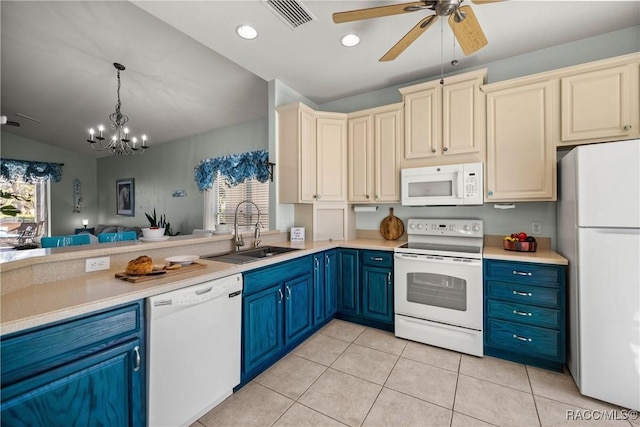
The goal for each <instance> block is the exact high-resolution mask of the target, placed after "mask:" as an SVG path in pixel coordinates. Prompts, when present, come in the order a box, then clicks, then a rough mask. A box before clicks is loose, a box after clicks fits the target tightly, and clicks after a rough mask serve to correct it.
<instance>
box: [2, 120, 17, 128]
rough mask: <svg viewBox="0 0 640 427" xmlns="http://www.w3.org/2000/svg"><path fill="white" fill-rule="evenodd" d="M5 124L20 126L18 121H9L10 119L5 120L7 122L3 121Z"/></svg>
mask: <svg viewBox="0 0 640 427" xmlns="http://www.w3.org/2000/svg"><path fill="white" fill-rule="evenodd" d="M5 124H6V125H8V126H15V127H20V123H18V122H14V121H11V120H7V123H5Z"/></svg>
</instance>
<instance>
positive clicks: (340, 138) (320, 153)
mask: <svg viewBox="0 0 640 427" xmlns="http://www.w3.org/2000/svg"><path fill="white" fill-rule="evenodd" d="M340 116H341V117H317V118H316V129H317V148H316V149H317V159H316V162H317V163H316V165H317V168H318V169H317V181H316V189H317V193H316V199H317V200H318V201H325V202H344V201H346V200H347V123H346V116H342V115H340Z"/></svg>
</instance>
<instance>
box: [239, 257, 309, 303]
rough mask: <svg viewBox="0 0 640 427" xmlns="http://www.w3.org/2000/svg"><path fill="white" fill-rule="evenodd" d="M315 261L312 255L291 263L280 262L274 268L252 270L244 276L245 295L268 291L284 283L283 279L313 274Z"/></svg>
mask: <svg viewBox="0 0 640 427" xmlns="http://www.w3.org/2000/svg"><path fill="white" fill-rule="evenodd" d="M312 269H313V260H312V257H311V255H308V256H304V257H302V258H296V259H293V260H291V261H284V262H280V263H278V264H276V265H273V266H268V267H263V268H258V269H256V270H250V271H248V272H246V273H244V274H243V277H244V291H243V293H244V295H250V294H252V293H254V292H258V291H261V290H263V289H267V288H268V287H270V286H272V285H274V284H276V283H280V282H282V280H283V279H287V278H291V279H292V278H294V277H296V276H299V275H303V274H311V273H312Z"/></svg>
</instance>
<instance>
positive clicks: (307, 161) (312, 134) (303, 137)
mask: <svg viewBox="0 0 640 427" xmlns="http://www.w3.org/2000/svg"><path fill="white" fill-rule="evenodd" d="M299 135H300V140H299V144H300V169H299V171H298V180H299V187H300V201H301V202H314V201H315V200H316V193H317V188H316V187H317V161H316V156H317V154H318V150H317V142H316V118H315V116H314V114H313V112H312V111H307V110H301V111H300V125H299Z"/></svg>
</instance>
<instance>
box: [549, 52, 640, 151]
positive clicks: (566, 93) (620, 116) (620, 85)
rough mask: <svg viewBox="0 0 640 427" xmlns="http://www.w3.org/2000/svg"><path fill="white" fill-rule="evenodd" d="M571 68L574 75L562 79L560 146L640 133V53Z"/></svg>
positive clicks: (615, 138) (620, 137) (627, 137)
mask: <svg viewBox="0 0 640 427" xmlns="http://www.w3.org/2000/svg"><path fill="white" fill-rule="evenodd" d="M629 61H631V63H629ZM567 71H568V72H570V74H569V75H567V76H564V77H562V78H561V80H560V84H561V114H562V132H561V136H560V145H574V144H583V143H589V142H601V141H604V140H617V139H629V138H637V137H638V136H640V129H639V128H640V122H639V121H640V118H639V115H640V114H639V110H640V108H639V106H640V90H639V87H638V79H639V76H638V56H637V55H636V56H635V57H634V56H633V55H632V56H625V57H619V58H614V59H611V60H605V61H599V62H597V63H590V64H585V65H583V66H580V67H572V68H570V69H568V70H567Z"/></svg>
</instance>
